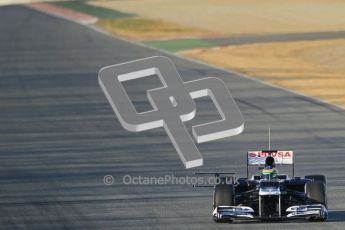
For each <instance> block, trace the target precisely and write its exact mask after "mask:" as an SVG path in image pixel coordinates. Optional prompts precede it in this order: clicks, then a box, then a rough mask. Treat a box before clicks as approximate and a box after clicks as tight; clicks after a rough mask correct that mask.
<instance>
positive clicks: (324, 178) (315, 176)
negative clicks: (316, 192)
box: [304, 174, 326, 185]
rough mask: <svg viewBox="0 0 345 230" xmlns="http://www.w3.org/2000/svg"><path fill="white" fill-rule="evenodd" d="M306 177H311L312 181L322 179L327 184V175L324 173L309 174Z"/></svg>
mask: <svg viewBox="0 0 345 230" xmlns="http://www.w3.org/2000/svg"><path fill="white" fill-rule="evenodd" d="M304 178H305V179H310V180H312V181H321V182H323V183H324V184H325V185H326V177H325V176H324V175H318V174H315V175H307V176H305V177H304Z"/></svg>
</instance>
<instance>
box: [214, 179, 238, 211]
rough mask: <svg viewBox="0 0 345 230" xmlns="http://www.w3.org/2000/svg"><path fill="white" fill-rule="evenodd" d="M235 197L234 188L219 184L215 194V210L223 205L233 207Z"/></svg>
mask: <svg viewBox="0 0 345 230" xmlns="http://www.w3.org/2000/svg"><path fill="white" fill-rule="evenodd" d="M234 197H235V189H234V186H233V185H232V184H231V185H227V184H217V185H216V187H215V188H214V194H213V208H216V207H218V206H221V205H227V206H233V205H234V203H235V202H234Z"/></svg>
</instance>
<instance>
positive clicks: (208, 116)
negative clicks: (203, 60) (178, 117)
mask: <svg viewBox="0 0 345 230" xmlns="http://www.w3.org/2000/svg"><path fill="white" fill-rule="evenodd" d="M152 55H161V54H160V53H159V52H158V51H155V50H152V49H149V48H144V47H140V46H137V45H134V44H131V43H129V42H126V41H122V40H119V39H116V38H113V37H110V36H107V35H104V34H101V33H98V32H96V31H94V30H92V29H90V28H88V27H85V26H81V25H78V24H75V23H72V22H68V21H65V20H62V19H58V18H54V17H51V16H48V15H45V14H42V13H39V12H36V11H34V10H32V9H28V8H25V7H22V6H6V7H2V8H0V60H1V61H0V132H1V133H0V157H1V159H0V166H1V167H0V182H1V183H0V229H6V230H10V229H35V230H36V229H42V230H43V229H44V230H47V229H83V230H86V229H256V230H260V229H265V230H267V229H344V221H345V195H344V186H345V182H344V179H343V178H344V165H345V155H344V154H345V141H344V140H345V138H344V137H345V111H344V110H342V109H340V108H337V107H335V106H332V105H328V104H323V103H320V102H317V101H315V100H313V99H309V98H307V97H303V96H299V95H295V94H293V93H290V92H287V91H284V90H281V89H278V88H273V87H270V86H267V85H264V84H261V83H259V82H256V81H253V80H250V79H246V78H243V77H241V76H237V75H235V74H231V73H229V72H225V71H222V70H219V69H216V68H210V67H208V66H205V65H200V64H197V63H194V62H190V61H186V60H183V59H181V58H178V57H172V60H173V61H174V62H175V63H176V65H177V67H178V69H179V71H180V73H181V75H182V78H183V79H184V80H185V81H187V80H192V79H198V78H200V77H206V76H214V77H219V78H221V79H223V80H224V81H226V83H227V85H228V87H229V88H230V90H231V92H232V94H233V96H234V97H235V99H236V100H237V102H238V105H239V107H240V109H241V111H242V113H243V116H244V118H245V120H246V123H245V131H244V133H243V134H241V135H239V136H236V137H232V138H227V139H224V140H221V141H213V142H210V143H204V144H200V145H199V148H200V152H201V153H202V155H203V157H204V162H205V165H204V166H203V167H202V168H200V171H231V172H232V171H235V172H237V173H238V174H239V175H244V173H245V152H246V151H247V150H260V149H262V148H266V147H267V134H266V133H267V126H268V125H270V126H271V129H272V148H277V149H284V150H285V149H287V150H294V151H295V154H296V155H295V162H296V174H297V175H304V174H311V173H321V174H325V175H326V176H327V178H328V196H329V207H330V212H331V213H330V219H329V221H328V222H325V223H309V222H304V221H302V222H281V223H280V222H279V223H274V222H273V223H271V222H235V223H233V224H216V223H214V222H213V221H212V220H211V212H212V209H211V205H212V191H211V190H210V189H208V188H200V189H193V188H192V187H191V186H190V185H174V184H167V185H125V184H124V183H123V181H122V177H123V176H124V175H126V174H129V175H131V176H135V175H136V176H138V175H141V176H153V177H158V176H164V175H169V174H173V173H174V174H175V176H185V175H192V173H193V172H194V170H185V169H184V167H183V165H182V163H181V161H180V160H179V158H178V156H177V154H176V152H175V150H174V149H173V146H172V144H171V142H170V141H169V139H168V137H167V135H166V133H165V132H164V130H163V129H155V130H151V131H145V132H141V133H130V132H127V131H125V130H124V129H123V128H122V127H121V126H120V124H119V122H118V120H117V119H116V117H115V116H114V114H113V111H112V109H111V108H110V106H109V104H108V102H107V101H106V99H105V96H104V95H103V93H102V91H101V89H100V87H99V85H98V82H97V72H98V70H99V69H100V68H101V67H103V66H106V65H110V64H116V63H121V62H125V61H129V60H134V59H138V58H144V57H148V56H152ZM155 85H159V83H157V82H156V81H155V79H154V78H152V79H151V78H149V79H148V80H147V81H143V82H141V83H140V84H139V83H135V84H131V85H128V90H129V93H130V95H131V97H132V98H133V99H134V100H135V105H136V106H138V110H142V109H144V108H145V106H146V107H147V100H146V97H145V96H144V95H145V94H144V92H145V89H146V88H150V87H152V86H154V87H155ZM126 87H127V86H126ZM217 116H218V115H217V114H216V111H215V109H214V108H213V107H212V104H211V103H210V101H208V100H199V101H197V118H196V119H195V120H194V121H193V122H188V123H187V125H188V127H190V126H191V125H192V124H200V123H204V122H208V121H212V120H213V119H215V118H217ZM107 174H110V175H113V176H114V177H115V182H114V184H113V185H111V186H106V185H104V183H103V177H104V176H105V175H107Z"/></svg>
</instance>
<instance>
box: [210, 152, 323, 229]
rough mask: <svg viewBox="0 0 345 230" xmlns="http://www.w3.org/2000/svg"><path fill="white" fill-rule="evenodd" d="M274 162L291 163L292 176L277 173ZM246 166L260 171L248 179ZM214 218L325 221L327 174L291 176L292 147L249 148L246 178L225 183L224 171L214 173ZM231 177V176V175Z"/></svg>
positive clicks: (220, 219) (222, 220)
mask: <svg viewBox="0 0 345 230" xmlns="http://www.w3.org/2000/svg"><path fill="white" fill-rule="evenodd" d="M276 165H280V166H283V165H290V166H292V178H289V177H288V176H287V175H286V174H279V173H278V171H277V170H276V169H275V168H276ZM249 166H257V167H258V166H259V170H262V171H261V173H260V174H259V175H253V176H252V177H251V178H250V179H249V170H248V168H249ZM214 175H215V177H217V178H218V179H219V183H217V184H216V185H214V195H213V213H212V217H213V220H214V221H216V222H224V221H233V220H235V219H260V220H274V219H277V220H279V219H294V218H295V219H297V218H303V219H308V220H310V221H325V220H326V219H327V216H328V210H327V197H326V178H325V176H323V175H308V176H305V177H304V178H300V177H295V176H294V164H293V152H292V151H276V150H275V151H272V150H266V151H250V152H248V153H247V178H238V179H236V180H231V183H228V181H229V180H228V178H229V177H228V176H224V175H226V173H225V174H224V173H215V174H214ZM232 177H233V176H232Z"/></svg>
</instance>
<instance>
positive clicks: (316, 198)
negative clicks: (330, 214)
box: [305, 181, 327, 221]
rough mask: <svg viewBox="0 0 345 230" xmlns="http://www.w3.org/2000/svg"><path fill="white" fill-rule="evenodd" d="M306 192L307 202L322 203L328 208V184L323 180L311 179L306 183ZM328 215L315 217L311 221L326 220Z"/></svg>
mask: <svg viewBox="0 0 345 230" xmlns="http://www.w3.org/2000/svg"><path fill="white" fill-rule="evenodd" d="M305 194H306V197H307V204H322V205H324V206H325V207H326V208H327V195H326V185H325V183H323V182H322V181H309V182H307V183H306V184H305ZM326 219H327V216H325V217H323V218H318V219H315V218H314V219H313V218H311V219H310V221H316V220H319V221H325V220H326Z"/></svg>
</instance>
